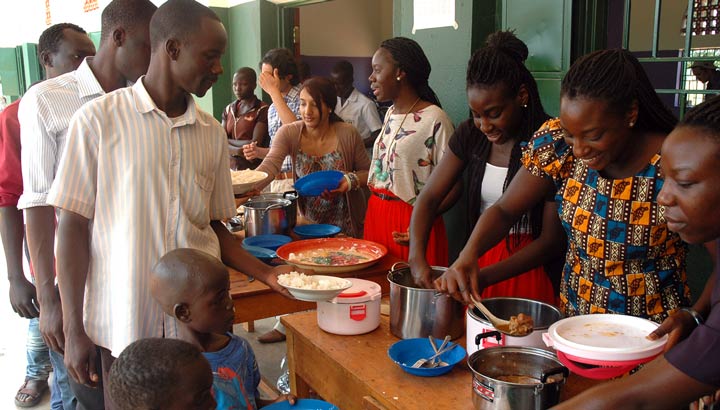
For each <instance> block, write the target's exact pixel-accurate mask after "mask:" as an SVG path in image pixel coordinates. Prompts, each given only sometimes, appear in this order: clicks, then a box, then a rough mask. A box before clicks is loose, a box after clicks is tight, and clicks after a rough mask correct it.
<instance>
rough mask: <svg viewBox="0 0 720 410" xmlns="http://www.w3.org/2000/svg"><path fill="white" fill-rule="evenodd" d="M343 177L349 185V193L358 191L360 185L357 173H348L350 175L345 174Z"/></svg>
mask: <svg viewBox="0 0 720 410" xmlns="http://www.w3.org/2000/svg"><path fill="white" fill-rule="evenodd" d="M343 177H344V178H345V180H346V181H347V183H348V191H354V190H356V189H358V187H359V185H360V184H359V182H358V177H357V175H355V173H353V172H348V173H346V174H344V175H343Z"/></svg>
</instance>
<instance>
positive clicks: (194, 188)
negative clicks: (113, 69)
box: [48, 77, 235, 356]
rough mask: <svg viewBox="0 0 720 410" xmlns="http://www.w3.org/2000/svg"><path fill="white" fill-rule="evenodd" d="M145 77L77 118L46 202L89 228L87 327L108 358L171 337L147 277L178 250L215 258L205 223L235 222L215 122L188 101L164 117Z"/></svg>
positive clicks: (171, 326) (214, 242)
mask: <svg viewBox="0 0 720 410" xmlns="http://www.w3.org/2000/svg"><path fill="white" fill-rule="evenodd" d="M143 79H144V77H141V79H140V80H138V82H137V83H135V85H133V86H132V87H129V88H123V89H120V90H117V91H114V92H111V93H108V94H106V95H105V96H103V97H100V98H98V99H96V100H94V101H92V102H90V103H88V104H86V105H85V106H83V107H82V108H81V109H80V110H79V111H78V112H77V114H76V115H75V116H74V117H73V119H72V120H71V122H70V127H69V129H68V136H67V145H66V148H65V151H64V153H63V156H62V159H61V161H60V167H59V169H58V172H57V176H56V178H55V182H54V183H53V185H52V188H51V189H50V194H49V197H48V202H49V203H50V204H52V205H54V206H56V207H58V208H62V209H65V210H69V211H72V212H75V213H77V214H79V215H82V216H83V217H85V218H88V219H89V220H90V221H91V223H90V227H91V233H90V237H91V242H90V264H89V269H88V275H87V282H86V286H85V304H84V306H85V308H84V322H85V329H86V331H87V334H88V335H89V336H90V338H91V339H92V340H93V341H94V342H95V343H96V344H97V345H99V346H103V347H105V348H108V349H110V350H111V351H112V354H113V355H114V356H117V355H118V354H120V352H121V351H122V350H123V349H124V348H125V347H126V346H127V345H128V344H130V343H132V342H133V341H135V340H138V339H141V338H146V337H162V336H163V335H165V336H174V335H175V333H176V329H175V323H174V320H173V319H172V318H171V317H169V316H166V315H165V314H164V313H163V311H162V309H161V307H160V305H158V304H157V303H156V302H155V301H154V300H153V298H152V296H151V295H150V286H149V285H150V283H149V279H150V275H149V273H150V270H151V269H152V267H153V266H154V265H155V263H156V262H157V261H158V260H159V259H160V257H161V256H163V255H164V254H165V253H166V252H168V251H171V250H173V249H176V248H194V249H199V250H201V251H204V252H207V253H209V254H211V255H214V256H216V257H218V258H219V257H220V246H219V243H218V239H217V236H216V235H215V232H214V231H213V229H212V227H211V226H210V221H212V220H219V219H223V218H228V217H232V216H234V215H235V201H234V198H233V192H232V182H231V179H230V168H229V164H228V155H229V154H228V149H227V136H226V135H225V132H224V130H223V128H222V126H221V125H220V123H218V122H217V121H216V120H215V119H214V118H213V117H212V116H211V115H210V114H208V113H206V112H204V111H202V110H200V109H199V108H197V106H196V105H195V102H194V100H193V98H192V97H190V96H188V100H187V101H188V107H187V110H186V111H185V113H184V114H183V115H181V116H180V117H176V118H169V117H168V116H167V115H166V114H165V113H164V112H163V111H161V110H159V109H158V108H157V106H156V105H155V103H154V102H153V100H152V98H151V97H150V95H149V94H148V92H147V90H146V89H145V87H144V86H143ZM59 257H62V255H59Z"/></svg>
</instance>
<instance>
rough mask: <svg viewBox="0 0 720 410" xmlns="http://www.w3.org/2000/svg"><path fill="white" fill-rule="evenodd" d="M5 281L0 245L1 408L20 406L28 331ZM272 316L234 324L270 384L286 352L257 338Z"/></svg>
mask: <svg viewBox="0 0 720 410" xmlns="http://www.w3.org/2000/svg"><path fill="white" fill-rule="evenodd" d="M8 292H9V289H8V281H7V268H6V264H5V255H4V253H3V250H2V247H1V246H0V323H2V325H3V329H2V336H0V381H1V382H0V410H5V409H16V408H17V409H19V408H20V407H16V406H15V402H14V398H15V393H16V392H17V389H18V387H20V385H21V384H22V381H23V379H24V377H25V364H26V361H25V337H26V333H27V325H28V321H27V319H23V318H21V317H19V316H18V315H17V314H15V313H14V312H13V311H12V308H11V307H10V302H9V300H8V296H7V295H8ZM274 324H275V319H274V318H268V319H264V320H261V321H257V322H255V333H247V332H246V331H245V330H244V329H243V327H242V326H240V325H236V326H235V329H234V331H235V333H236V334H238V335H240V336H242V337H245V338H246V339H248V340H249V341H250V344H251V345H252V346H253V349H254V350H255V355H256V356H257V360H258V364H259V366H260V373H261V374H262V375H263V378H264V379H265V380H266V381H267V383H268V384H269V385H271V386H275V382H276V381H277V378H278V377H279V376H280V374H281V370H280V361H281V360H282V358H283V356H284V355H285V351H286V349H285V343H284V342H283V343H275V344H271V345H263V344H260V343H258V342H257V336H258V335H261V334H263V333H264V332H266V331H268V330H270V329H272V327H273V325H274ZM49 399H50V395H49V394H47V395H45V398H44V399H43V401H42V402H41V403H40V404H39V405H37V406H35V407H32V409H36V410H48V409H50V400H49Z"/></svg>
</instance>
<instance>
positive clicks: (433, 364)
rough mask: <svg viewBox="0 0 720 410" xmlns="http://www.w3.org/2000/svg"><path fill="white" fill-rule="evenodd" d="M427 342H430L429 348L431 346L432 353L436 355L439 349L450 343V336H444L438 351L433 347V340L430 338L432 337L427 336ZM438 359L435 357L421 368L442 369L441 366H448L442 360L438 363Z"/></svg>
mask: <svg viewBox="0 0 720 410" xmlns="http://www.w3.org/2000/svg"><path fill="white" fill-rule="evenodd" d="M428 340H430V346H432V348H433V351H434V352H435V354H437V352H439V351H440V349H442V348H443V347H444V346H446V345H447V342H449V341H450V335H446V336H445V339H444V340H443V342H442V344H441V345H440V349H438V348H437V347H436V346H435V339H434V338H433V337H432V335H429V336H428ZM438 359H440V357H439V356H438V357H435V358H434V359H432V360H431V361H430V362H425V363H423V365H422V366H421V367H429V368H430V367H443V366H447V365H448V364H447V363H446V362H443V361H442V360H440V362H438Z"/></svg>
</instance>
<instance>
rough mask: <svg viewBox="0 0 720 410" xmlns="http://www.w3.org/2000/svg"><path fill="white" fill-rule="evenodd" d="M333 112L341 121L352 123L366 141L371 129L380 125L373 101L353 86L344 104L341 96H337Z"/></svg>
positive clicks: (374, 129) (375, 128) (377, 128)
mask: <svg viewBox="0 0 720 410" xmlns="http://www.w3.org/2000/svg"><path fill="white" fill-rule="evenodd" d="M335 114H337V115H339V116H340V118H342V119H343V121H345V122H347V123H350V124H352V125H354V126H355V128H357V130H358V132H359V133H360V136H361V137H362V139H363V141H367V139H368V138H370V136H371V134H372V133H373V131H377V130H379V129H380V127H382V122H380V114H378V110H377V107H376V106H375V103H374V102H373V101H372V100H371V99H369V98H368V97H366V96H364V95H362V94H361V93H360V91H358V90H357V89H355V88H353V90H352V92H351V93H350V96H348V98H347V100H345V104H343V103H342V98H340V97H338V98H337V104H336V105H335Z"/></svg>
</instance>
